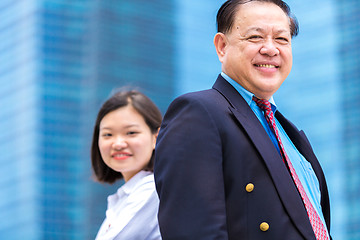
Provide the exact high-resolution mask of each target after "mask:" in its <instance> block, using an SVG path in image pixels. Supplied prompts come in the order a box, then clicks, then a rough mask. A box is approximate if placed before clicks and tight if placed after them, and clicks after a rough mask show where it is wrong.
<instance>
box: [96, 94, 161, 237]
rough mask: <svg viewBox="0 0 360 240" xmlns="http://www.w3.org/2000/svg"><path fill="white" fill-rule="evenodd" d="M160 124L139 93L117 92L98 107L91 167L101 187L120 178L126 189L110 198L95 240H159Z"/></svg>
mask: <svg viewBox="0 0 360 240" xmlns="http://www.w3.org/2000/svg"><path fill="white" fill-rule="evenodd" d="M161 119H162V116H161V113H160V111H159V109H158V108H157V107H156V105H155V104H154V103H153V102H152V101H151V100H150V99H149V98H148V97H146V96H145V95H143V94H142V93H140V92H138V91H126V92H118V93H116V94H114V95H113V96H112V97H111V98H110V99H108V100H107V101H106V102H105V103H104V104H103V106H102V107H101V109H100V111H99V113H98V116H97V119H96V123H95V127H94V134H93V140H92V148H91V161H92V168H93V170H94V173H95V176H96V178H97V180H98V181H100V182H105V183H109V184H112V183H114V182H115V181H117V180H119V179H124V181H125V184H124V185H123V186H122V187H120V188H119V189H118V191H117V192H116V193H115V194H113V195H110V196H109V197H108V208H107V211H106V218H105V220H104V222H103V224H102V225H101V227H100V230H99V232H98V234H97V236H96V239H97V240H104V239H122V240H132V239H138V240H141V239H144V240H153V239H156V240H158V239H161V237H160V231H159V227H158V221H157V212H158V204H159V200H158V196H157V193H156V191H155V184H154V175H153V165H154V148H155V142H156V137H157V134H158V130H159V127H160V124H161Z"/></svg>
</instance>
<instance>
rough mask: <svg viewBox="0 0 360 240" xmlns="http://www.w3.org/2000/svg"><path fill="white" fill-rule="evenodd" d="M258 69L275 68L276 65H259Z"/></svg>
mask: <svg viewBox="0 0 360 240" xmlns="http://www.w3.org/2000/svg"><path fill="white" fill-rule="evenodd" d="M256 66H258V67H264V68H275V67H276V66H275V65H270V64H258V65H256Z"/></svg>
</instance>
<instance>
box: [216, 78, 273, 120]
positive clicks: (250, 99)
mask: <svg viewBox="0 0 360 240" xmlns="http://www.w3.org/2000/svg"><path fill="white" fill-rule="evenodd" d="M221 76H222V77H223V78H224V79H225V80H226V81H228V82H229V83H230V84H231V85H232V86H233V87H234V88H235V89H236V91H238V92H239V93H240V95H241V96H242V97H243V98H244V99H245V101H246V103H247V104H248V105H249V106H250V105H251V104H252V103H253V102H254V101H253V96H254V94H253V93H252V92H249V91H248V90H246V89H245V88H244V87H243V86H241V85H240V84H239V83H238V82H236V81H235V80H233V79H232V78H230V77H229V76H228V75H226V74H225V73H224V72H221ZM269 102H270V103H271V108H272V111H273V112H274V113H275V112H276V110H277V106H276V104H275V101H274V98H273V96H271V98H270V99H269Z"/></svg>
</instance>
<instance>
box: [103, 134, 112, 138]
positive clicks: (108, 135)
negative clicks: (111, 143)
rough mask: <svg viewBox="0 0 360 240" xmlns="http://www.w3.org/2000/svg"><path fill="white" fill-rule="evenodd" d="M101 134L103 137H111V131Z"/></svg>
mask: <svg viewBox="0 0 360 240" xmlns="http://www.w3.org/2000/svg"><path fill="white" fill-rule="evenodd" d="M101 136H103V137H111V136H112V134H111V133H103V134H101Z"/></svg>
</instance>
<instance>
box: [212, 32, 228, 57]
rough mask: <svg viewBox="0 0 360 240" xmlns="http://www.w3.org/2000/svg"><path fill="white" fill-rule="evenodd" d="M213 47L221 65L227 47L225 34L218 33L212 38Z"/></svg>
mask: <svg viewBox="0 0 360 240" xmlns="http://www.w3.org/2000/svg"><path fill="white" fill-rule="evenodd" d="M214 45H215V49H216V53H217V55H218V58H219V61H220V62H221V63H222V62H223V59H224V56H225V50H226V49H225V48H226V45H227V42H226V36H225V34H223V33H220V32H218V33H217V34H216V35H215V37H214Z"/></svg>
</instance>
